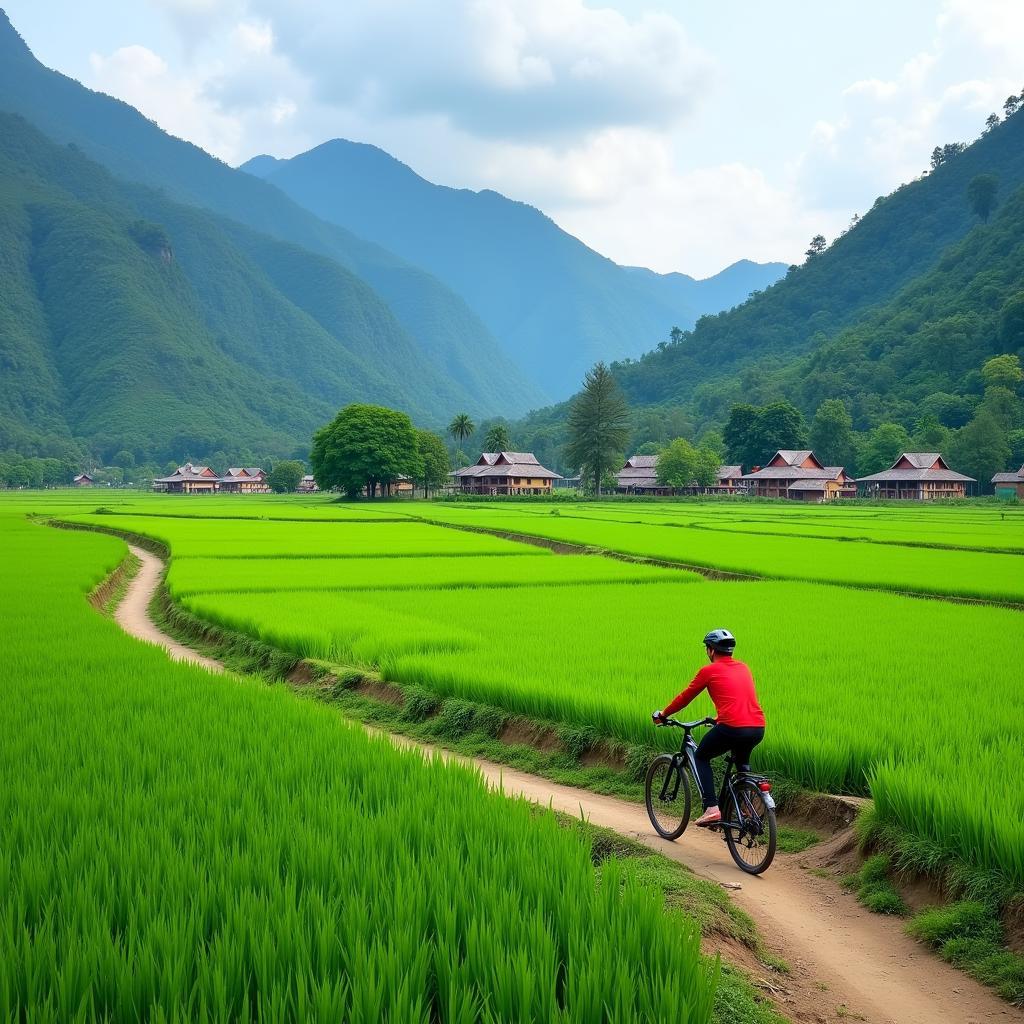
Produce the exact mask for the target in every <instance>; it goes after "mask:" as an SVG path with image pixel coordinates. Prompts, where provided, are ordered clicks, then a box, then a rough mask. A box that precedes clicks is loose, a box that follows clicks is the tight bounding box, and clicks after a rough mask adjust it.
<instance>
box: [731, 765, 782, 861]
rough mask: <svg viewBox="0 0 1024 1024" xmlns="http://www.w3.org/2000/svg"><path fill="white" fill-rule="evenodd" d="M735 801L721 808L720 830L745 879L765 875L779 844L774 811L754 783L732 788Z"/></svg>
mask: <svg viewBox="0 0 1024 1024" xmlns="http://www.w3.org/2000/svg"><path fill="white" fill-rule="evenodd" d="M733 790H734V792H735V794H736V799H735V801H733V800H732V799H728V800H727V803H728V804H729V806H728V807H724V808H722V811H723V813H722V828H723V830H724V831H725V841H726V843H728V845H729V853H731V854H732V859H733V860H734V861H735V862H736V866H737V867H738V868H739V869H740V870H741V871H745V872H746V873H747V874H748V875H759V874H761V872H762V871H767V870H768V867H769V865H770V864H771V862H772V860H774V858H775V845H776V842H777V841H778V836H777V830H776V824H775V811H774V809H773V808H771V807H769V806H768V804H767V802H766V801H765V798H764V793H762V792H761V790H760V789H759V788H758V787H757V785H756V783H753V782H746V781H741V782H737V783H736V784H735V786H734V787H733Z"/></svg>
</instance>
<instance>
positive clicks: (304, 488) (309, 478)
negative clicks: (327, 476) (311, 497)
mask: <svg viewBox="0 0 1024 1024" xmlns="http://www.w3.org/2000/svg"><path fill="white" fill-rule="evenodd" d="M295 490H296V491H297V492H298V493H299V494H315V493H316V492H317V491H319V490H320V487H319V485H318V484H317V482H316V480H315V479H314V477H313V474H312V473H307V474H306V475H305V476H304V477H303V478H302V479H301V480H300V481H299V486H298V487H296V488H295Z"/></svg>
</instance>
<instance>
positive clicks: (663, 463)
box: [655, 437, 697, 490]
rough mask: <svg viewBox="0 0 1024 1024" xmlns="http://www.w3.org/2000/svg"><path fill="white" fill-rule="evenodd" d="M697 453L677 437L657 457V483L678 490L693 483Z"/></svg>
mask: <svg viewBox="0 0 1024 1024" xmlns="http://www.w3.org/2000/svg"><path fill="white" fill-rule="evenodd" d="M696 471H697V452H696V450H695V449H694V447H693V445H692V444H690V442H689V441H687V440H686V438H685V437H677V438H676V439H675V440H674V441H672V442H671V443H670V444H669V445H668V447H666V448H665V450H664V451H663V452H662V453H661V454H660V455H659V456H658V461H657V463H656V467H655V472H656V474H657V477H658V483H659V484H662V485H663V486H665V487H671V488H673V489H675V490H680V489H681V488H683V487H689V486H690V485H691V484H692V483H693V482H694V476H695V474H696Z"/></svg>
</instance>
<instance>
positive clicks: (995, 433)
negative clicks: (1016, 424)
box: [950, 409, 1010, 485]
mask: <svg viewBox="0 0 1024 1024" xmlns="http://www.w3.org/2000/svg"><path fill="white" fill-rule="evenodd" d="M950 455H951V457H952V458H953V460H954V462H955V464H956V465H957V466H959V467H962V469H961V472H964V473H966V474H967V475H968V476H972V477H974V478H975V479H976V480H978V481H980V482H981V483H982V485H985V484H987V483H988V481H989V480H991V478H992V474H993V473H998V472H999V471H1000V470H1002V469H1004V468H1005V467H1006V465H1007V463H1008V461H1009V458H1010V446H1009V444H1007V432H1006V429H1005V428H1004V427H1003V426H1002V425H1001V424H1000V423H999V421H998V420H997V419H996V418H995V416H993V415H992V413H991V412H989V411H988V410H985V409H981V410H979V411H978V414H977V416H975V417H974V419H973V420H971V422H970V423H968V424H967V426H966V427H964V428H963V430H960V431H958V432H957V435H956V437H955V438H954V440H953V441H952V443H951V445H950Z"/></svg>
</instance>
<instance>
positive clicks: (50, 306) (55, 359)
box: [0, 114, 481, 461]
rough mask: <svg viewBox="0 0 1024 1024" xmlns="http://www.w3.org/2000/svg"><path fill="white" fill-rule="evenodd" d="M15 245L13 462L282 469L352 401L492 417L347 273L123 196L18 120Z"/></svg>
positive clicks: (8, 311)
mask: <svg viewBox="0 0 1024 1024" xmlns="http://www.w3.org/2000/svg"><path fill="white" fill-rule="evenodd" d="M0 237H2V242H0V262H2V268H3V273H2V274H0V367H2V369H3V372H2V374H0V450H3V449H4V448H7V447H13V448H16V449H18V450H19V451H21V452H22V453H30V454H34V453H39V454H45V455H50V454H54V453H57V452H60V451H62V450H63V448H64V447H66V445H67V443H68V442H69V441H70V439H72V438H76V439H80V440H81V442H82V444H83V445H84V447H86V448H87V449H89V450H91V451H93V452H95V453H96V455H97V456H98V457H100V458H109V457H110V456H111V455H112V454H114V453H115V452H117V451H120V450H127V451H129V452H132V453H133V454H134V456H135V457H136V458H137V459H139V460H158V461H163V460H165V459H168V458H174V457H180V456H181V454H182V453H183V452H191V453H193V454H194V455H197V456H201V455H203V454H204V453H207V452H210V451H213V450H218V449H221V450H230V449H231V448H232V447H238V445H239V444H243V445H244V447H245V448H246V449H247V450H254V451H262V452H264V453H266V454H268V455H281V454H288V453H291V452H292V451H293V450H294V449H295V448H296V447H302V446H304V445H307V444H308V441H309V437H310V434H311V432H312V430H313V429H314V428H315V427H316V426H318V425H319V424H321V423H322V422H324V420H325V419H329V418H330V416H331V415H332V414H333V413H334V412H335V411H336V409H337V408H338V406H340V405H342V404H344V403H345V402H348V401H353V400H358V399H363V400H365V399H367V398H372V399H373V400H375V401H381V402H385V403H389V404H393V405H398V406H401V407H402V408H405V409H408V410H409V411H410V412H411V413H412V414H413V415H415V416H417V417H418V418H419V419H420V420H421V421H422V422H427V423H439V422H442V417H443V416H446V415H448V414H449V413H450V412H451V411H452V410H454V409H456V408H462V407H466V406H471V405H475V406H476V408H478V409H479V408H481V406H480V404H479V399H478V398H477V396H474V395H472V394H470V393H469V392H468V391H466V390H465V389H463V388H462V387H460V386H459V385H458V384H456V383H455V382H454V381H452V380H450V379H449V378H448V377H447V376H446V375H445V373H444V372H443V369H441V370H439V369H437V368H436V367H435V365H434V362H433V360H431V359H430V358H429V357H428V356H427V355H425V353H424V352H423V351H422V350H421V349H420V348H419V346H417V345H416V344H415V342H414V341H413V340H412V339H411V338H410V337H409V336H408V334H407V333H406V332H405V331H404V329H403V328H402V326H401V325H400V324H399V323H398V321H397V320H396V319H395V317H394V316H393V315H392V313H391V311H390V310H389V309H388V307H387V306H386V305H385V304H384V303H383V302H382V301H381V299H380V298H379V296H378V295H377V294H376V293H375V292H374V291H373V290H372V289H371V288H369V287H368V286H367V285H366V284H365V283H364V282H362V281H361V280H359V279H358V278H357V277H355V276H354V275H352V274H351V273H350V272H348V271H347V270H345V269H344V268H342V267H341V266H340V265H339V264H337V263H336V262H335V261H333V260H330V259H328V258H327V257H324V256H321V255H317V254H314V253H310V252H308V251H306V250H304V249H301V248H300V247H298V246H295V245H291V244H288V243H285V242H280V241H277V240H275V239H272V238H269V237H267V236H265V235H260V234H258V233H256V232H254V231H252V230H250V229H249V228H246V227H243V226H241V225H239V224H235V223H233V222H230V221H228V220H226V219H224V218H221V217H218V216H216V215H213V214H211V213H210V212H209V211H202V210H199V209H197V208H195V207H191V206H185V205H182V204H178V203H175V202H172V201H171V200H169V199H167V198H166V196H164V195H163V194H161V193H157V192H154V191H153V190H151V189H148V188H146V187H144V186H139V185H128V184H124V183H122V182H119V181H117V180H116V179H114V178H113V177H111V175H110V174H109V173H108V172H107V171H105V170H104V169H103V168H101V167H99V166H98V165H97V164H94V163H93V162H92V161H90V160H89V159H88V158H87V157H85V156H84V154H82V153H81V152H78V151H77V150H76V149H75V148H74V147H67V146H57V145H55V144H54V143H52V142H50V141H49V140H48V139H46V138H45V137H44V136H43V135H42V134H40V133H39V132H38V131H36V130H35V129H34V128H33V127H32V126H30V125H29V124H27V123H26V122H25V121H24V120H23V119H21V118H19V117H16V116H14V115H9V114H0ZM396 367H401V368H402V372H401V373H396V372H395V370H396ZM445 422H446V421H445Z"/></svg>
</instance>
